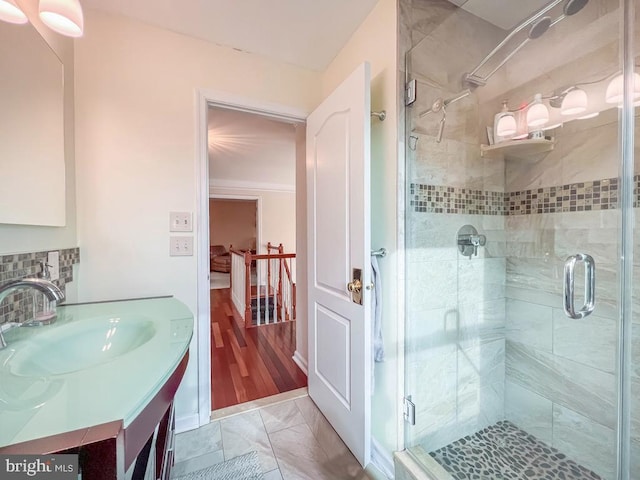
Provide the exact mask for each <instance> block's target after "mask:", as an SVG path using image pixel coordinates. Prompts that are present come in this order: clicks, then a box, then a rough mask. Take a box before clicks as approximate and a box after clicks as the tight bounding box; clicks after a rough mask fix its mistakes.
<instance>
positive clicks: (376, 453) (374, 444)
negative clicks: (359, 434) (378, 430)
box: [371, 437, 395, 478]
mask: <svg viewBox="0 0 640 480" xmlns="http://www.w3.org/2000/svg"><path fill="white" fill-rule="evenodd" d="M371 463H373V464H374V465H375V466H376V467H378V469H379V470H380V471H381V472H382V473H384V474H385V475H386V476H387V478H394V477H395V475H394V470H395V467H394V466H393V457H392V456H391V453H389V452H387V451H386V450H385V449H384V447H383V446H382V445H380V442H378V441H377V440H376V439H375V438H373V437H372V438H371Z"/></svg>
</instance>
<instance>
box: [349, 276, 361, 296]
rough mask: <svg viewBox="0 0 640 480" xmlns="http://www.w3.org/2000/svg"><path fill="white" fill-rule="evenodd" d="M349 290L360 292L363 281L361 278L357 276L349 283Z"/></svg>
mask: <svg viewBox="0 0 640 480" xmlns="http://www.w3.org/2000/svg"><path fill="white" fill-rule="evenodd" d="M347 290H349V291H350V292H351V293H360V292H361V291H362V282H361V281H360V279H358V278H356V279H355V280H353V281H351V282H349V283H347Z"/></svg>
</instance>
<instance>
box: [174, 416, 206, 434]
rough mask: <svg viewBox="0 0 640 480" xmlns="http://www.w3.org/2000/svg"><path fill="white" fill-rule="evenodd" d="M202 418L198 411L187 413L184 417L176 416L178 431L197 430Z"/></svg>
mask: <svg viewBox="0 0 640 480" xmlns="http://www.w3.org/2000/svg"><path fill="white" fill-rule="evenodd" d="M199 420H200V418H199V417H198V414H197V413H194V414H193V415H186V416H184V417H176V433H182V432H187V431H189V430H195V429H196V428H198V427H199V426H200V421H199Z"/></svg>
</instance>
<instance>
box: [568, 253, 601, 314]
mask: <svg viewBox="0 0 640 480" xmlns="http://www.w3.org/2000/svg"><path fill="white" fill-rule="evenodd" d="M578 262H584V305H582V307H581V308H580V310H578V311H577V312H576V308H575V285H574V281H575V268H576V264H577V263H578ZM595 291H596V262H595V260H594V259H593V257H592V256H591V255H587V254H586V253H577V254H575V255H571V256H570V257H569V258H567V261H566V262H565V264H564V288H563V297H564V313H565V315H567V317H569V318H575V319H579V318H584V317H586V316H588V315H590V314H591V313H592V312H593V309H594V308H595V307H596V297H595Z"/></svg>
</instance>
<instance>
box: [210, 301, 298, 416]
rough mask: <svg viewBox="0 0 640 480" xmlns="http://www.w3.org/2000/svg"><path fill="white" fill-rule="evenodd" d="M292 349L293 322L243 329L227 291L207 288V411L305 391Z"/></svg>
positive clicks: (294, 329)
mask: <svg viewBox="0 0 640 480" xmlns="http://www.w3.org/2000/svg"><path fill="white" fill-rule="evenodd" d="M295 347H296V324H295V322H284V323H277V324H273V325H263V326H260V327H254V328H244V326H243V325H242V321H241V319H240V318H239V317H238V316H237V315H236V316H234V312H233V307H232V304H231V298H230V290H229V289H220V290H211V357H212V358H211V403H212V410H217V409H219V408H224V407H229V406H231V405H237V404H239V403H244V402H248V401H251V400H256V399H258V398H263V397H267V396H269V395H275V394H277V393H281V392H287V391H289V390H295V389H296V388H300V387H305V386H306V385H307V377H306V376H305V374H304V373H302V371H301V370H300V368H298V366H297V365H296V364H295V363H294V361H293V360H292V356H293V353H294V351H295Z"/></svg>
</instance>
